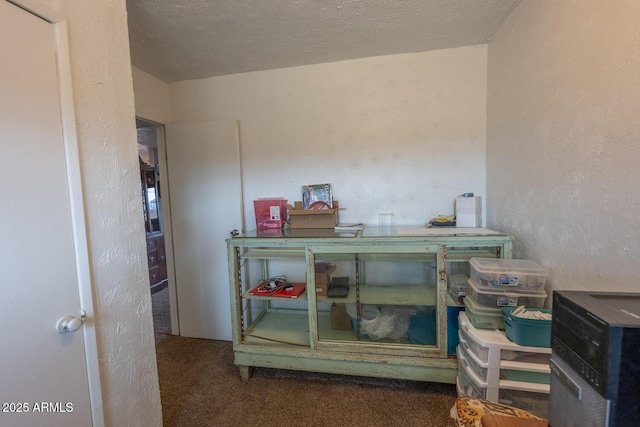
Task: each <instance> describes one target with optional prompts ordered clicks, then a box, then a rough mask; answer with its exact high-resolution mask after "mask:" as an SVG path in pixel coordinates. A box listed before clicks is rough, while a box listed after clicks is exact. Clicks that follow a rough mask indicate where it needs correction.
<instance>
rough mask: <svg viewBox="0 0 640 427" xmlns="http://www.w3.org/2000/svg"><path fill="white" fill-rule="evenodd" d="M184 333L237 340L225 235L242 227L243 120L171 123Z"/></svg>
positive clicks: (168, 139) (172, 195)
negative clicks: (233, 329)
mask: <svg viewBox="0 0 640 427" xmlns="http://www.w3.org/2000/svg"><path fill="white" fill-rule="evenodd" d="M166 147H167V149H166V150H167V172H168V176H169V178H168V184H169V197H170V205H171V207H170V209H171V228H172V235H173V253H174V266H175V286H176V295H177V303H178V304H177V305H178V324H179V329H180V335H182V336H186V337H194V338H209V339H217V340H225V341H231V303H230V301H229V269H228V263H227V247H226V243H225V239H227V238H228V237H229V232H230V231H231V230H233V229H236V230H239V231H240V230H242V227H241V224H242V185H241V177H240V146H239V139H238V125H237V122H236V121H234V120H223V121H211V122H199V123H183V124H172V125H167V126H166Z"/></svg>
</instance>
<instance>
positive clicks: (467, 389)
mask: <svg viewBox="0 0 640 427" xmlns="http://www.w3.org/2000/svg"><path fill="white" fill-rule="evenodd" d="M457 383H458V384H457V387H456V388H457V391H458V396H459V397H460V396H469V397H475V398H477V399H485V398H486V395H487V385H486V384H482V382H481V381H479V379H478V378H474V374H473V373H472V372H471V369H470V368H469V364H468V363H467V361H466V360H465V359H464V358H462V357H460V354H459V351H458V378H457Z"/></svg>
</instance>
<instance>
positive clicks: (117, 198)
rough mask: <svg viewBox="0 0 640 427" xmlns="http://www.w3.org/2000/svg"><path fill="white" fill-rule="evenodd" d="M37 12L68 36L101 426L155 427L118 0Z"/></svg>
mask: <svg viewBox="0 0 640 427" xmlns="http://www.w3.org/2000/svg"><path fill="white" fill-rule="evenodd" d="M43 3H45V4H47V5H48V6H49V7H50V8H51V9H53V10H55V11H57V12H58V13H60V14H61V15H62V16H64V17H65V18H66V19H67V24H68V30H69V39H70V41H69V48H70V57H71V72H72V84H73V91H74V99H75V109H76V120H77V136H78V143H79V148H80V156H81V158H80V161H81V168H82V174H83V185H84V199H85V204H86V217H87V228H88V236H89V253H90V257H91V264H92V265H91V275H92V282H93V285H94V295H95V310H96V323H97V331H98V345H99V353H100V370H101V376H102V393H103V399H104V402H103V403H104V413H105V418H106V425H107V426H118V427H120V426H136V427H137V426H158V425H161V424H162V414H161V408H160V393H159V387H158V374H157V369H156V358H155V345H154V333H153V324H152V317H151V298H150V292H149V277H148V273H147V267H146V246H145V234H144V225H143V219H142V206H141V204H140V178H139V169H138V154H137V142H136V129H135V111H134V100H133V89H132V84H131V64H130V59H129V48H128V46H129V41H128V32H127V21H126V8H125V0H117V1H110V2H103V1H86V0H83V1H80V0H74V1H71V0H69V1H64V2H62V1H56V0H48V1H44V0H43ZM54 250H55V249H54Z"/></svg>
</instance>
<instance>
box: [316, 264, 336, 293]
mask: <svg viewBox="0 0 640 427" xmlns="http://www.w3.org/2000/svg"><path fill="white" fill-rule="evenodd" d="M335 270H336V266H335V265H334V264H330V263H328V262H317V263H316V266H315V272H316V295H318V296H326V295H327V289H329V283H330V282H331V274H332V273H333V272H334V271H335Z"/></svg>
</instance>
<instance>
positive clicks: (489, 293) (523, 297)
mask: <svg viewBox="0 0 640 427" xmlns="http://www.w3.org/2000/svg"><path fill="white" fill-rule="evenodd" d="M470 297H471V298H472V299H473V300H474V301H475V303H476V304H477V305H478V306H479V307H487V308H496V307H499V308H502V307H517V306H520V305H524V306H525V307H527V308H542V307H544V300H545V299H547V293H546V292H545V291H544V290H542V291H533V290H524V289H518V288H512V287H495V286H481V285H478V283H477V282H476V281H475V280H473V279H469V295H468V296H467V297H466V299H468V298H470ZM465 302H466V301H465ZM503 325H504V323H503ZM503 329H504V326H503Z"/></svg>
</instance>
